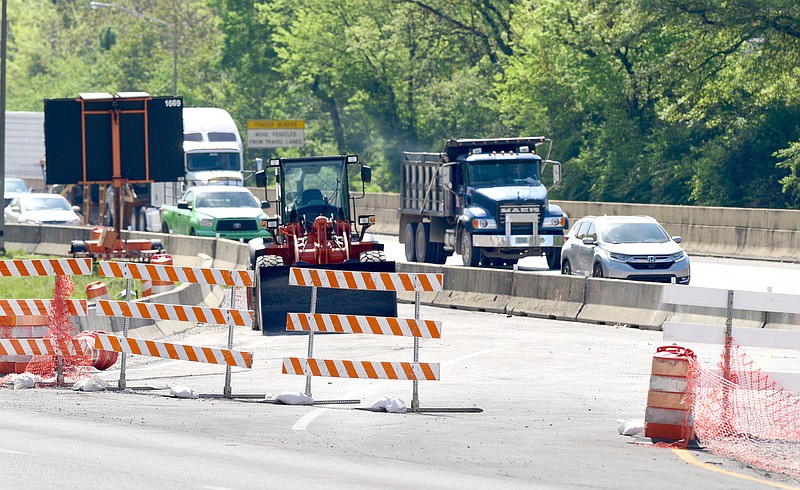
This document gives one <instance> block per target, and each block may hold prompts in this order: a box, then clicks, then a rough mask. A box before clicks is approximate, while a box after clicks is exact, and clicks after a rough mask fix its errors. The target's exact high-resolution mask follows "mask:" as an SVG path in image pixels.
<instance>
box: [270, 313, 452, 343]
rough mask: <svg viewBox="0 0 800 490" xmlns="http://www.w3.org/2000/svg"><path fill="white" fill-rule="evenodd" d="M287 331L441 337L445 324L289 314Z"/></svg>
mask: <svg viewBox="0 0 800 490" xmlns="http://www.w3.org/2000/svg"><path fill="white" fill-rule="evenodd" d="M286 330H287V331H293V332H296V331H313V332H339V333H371V334H375V335H394V336H399V337H422V338H429V339H439V338H441V337H442V322H440V321H436V320H415V319H413V318H393V317H380V316H359V315H338V314H330V313H287V314H286Z"/></svg>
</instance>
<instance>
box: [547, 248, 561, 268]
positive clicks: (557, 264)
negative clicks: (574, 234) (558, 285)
mask: <svg viewBox="0 0 800 490" xmlns="http://www.w3.org/2000/svg"><path fill="white" fill-rule="evenodd" d="M544 256H545V257H547V268H548V269H550V270H551V271H554V270H558V269H560V268H561V248H559V247H552V248H546V249H544Z"/></svg>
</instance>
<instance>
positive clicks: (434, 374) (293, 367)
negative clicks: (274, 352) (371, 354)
mask: <svg viewBox="0 0 800 490" xmlns="http://www.w3.org/2000/svg"><path fill="white" fill-rule="evenodd" d="M282 372H283V374H297V375H303V376H324V377H328V378H358V379H395V380H407V381H438V380H439V364H438V363H426V362H421V363H411V362H372V361H344V360H333V359H313V358H312V359H309V358H298V357H284V358H283V369H282Z"/></svg>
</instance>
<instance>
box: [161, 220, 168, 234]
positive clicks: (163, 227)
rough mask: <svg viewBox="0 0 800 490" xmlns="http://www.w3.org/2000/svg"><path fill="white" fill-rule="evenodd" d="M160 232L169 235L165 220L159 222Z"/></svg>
mask: <svg viewBox="0 0 800 490" xmlns="http://www.w3.org/2000/svg"><path fill="white" fill-rule="evenodd" d="M161 233H164V234H167V235H169V225H168V224H167V222H166V221H165V222H163V223H161Z"/></svg>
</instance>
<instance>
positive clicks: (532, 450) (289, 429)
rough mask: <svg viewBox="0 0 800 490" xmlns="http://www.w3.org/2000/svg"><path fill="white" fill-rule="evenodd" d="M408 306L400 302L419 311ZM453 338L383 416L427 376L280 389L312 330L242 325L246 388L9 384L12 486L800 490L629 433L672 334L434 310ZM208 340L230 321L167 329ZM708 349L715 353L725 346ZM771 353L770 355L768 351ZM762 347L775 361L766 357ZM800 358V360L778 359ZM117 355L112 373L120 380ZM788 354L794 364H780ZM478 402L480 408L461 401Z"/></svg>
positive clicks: (340, 353)
mask: <svg viewBox="0 0 800 490" xmlns="http://www.w3.org/2000/svg"><path fill="white" fill-rule="evenodd" d="M413 312H414V309H413V305H400V316H406V317H410V316H413V314H414V313H413ZM421 318H424V319H432V320H440V321H442V322H443V337H442V339H439V340H430V339H423V340H421V341H420V361H423V362H439V363H441V365H442V368H441V378H442V379H441V381H430V382H420V383H419V400H420V405H421V407H422V408H423V410H424V409H427V408H433V409H437V410H440V411H434V412H429V411H423V412H422V413H406V414H389V413H376V412H371V411H367V410H362V409H358V408H367V407H370V406H371V404H372V403H373V402H374V401H375V400H377V399H378V398H380V397H382V396H393V397H398V398H401V399H403V400H404V401H405V402H406V404H408V405H410V401H411V394H412V383H411V382H408V381H369V380H349V379H337V378H313V380H312V394H313V396H314V399H315V400H316V401H317V402H322V401H334V402H340V401H344V400H356V401H358V403H357V404H346V403H336V404H319V405H314V406H286V405H276V404H272V403H266V402H264V401H262V400H263V397H264V396H265V395H268V394H271V395H274V394H278V393H281V392H284V391H303V390H304V388H305V378H304V377H301V376H294V375H284V374H281V359H282V358H283V357H284V356H299V357H304V356H305V355H306V354H307V345H308V339H307V337H306V336H304V335H276V336H262V335H260V334H259V333H258V332H254V331H251V330H249V329H237V330H236V335H235V342H234V344H235V348H237V349H240V350H248V351H252V352H253V353H254V367H253V369H251V370H246V369H239V368H235V369H233V374H232V380H233V381H232V386H233V394H234V396H238V397H243V396H244V395H253V397H252V398H251V397H247V398H240V399H235V400H227V399H220V398H214V397H203V398H199V399H193V400H190V399H178V398H174V397H170V396H169V391H168V388H169V387H171V386H176V385H181V386H186V387H189V388H191V389H192V390H194V392H195V393H197V394H201V395H217V396H218V395H220V394H221V393H222V392H223V386H224V377H225V376H224V372H225V369H224V368H223V367H220V366H214V365H207V364H197V363H190V362H180V361H168V360H161V359H156V358H149V357H142V356H131V357H129V359H128V369H127V374H126V381H127V385H128V386H129V387H136V388H148V389H137V390H136V391H135V392H134V393H122V392H117V391H113V390H109V391H105V392H97V393H83V392H74V391H71V390H68V389H42V388H40V389H32V390H11V389H0V434H2V437H0V461H2V463H0V482H1V483H0V487H3V488H13V489H16V490H25V489H41V488H119V489H126V488H131V489H141V488H167V487H169V488H174V489H180V488H200V489H203V488H205V489H240V488H267V487H289V488H369V489H374V488H380V487H388V488H443V489H445V488H446V489H455V488H458V489H471V488H475V489H486V488H512V489H513V488H558V489H562V488H563V489H586V488H592V489H642V488H692V489H711V490H717V489H718V490H728V489H734V488H735V489H751V488H752V489H756V488H759V489H760V488H776V485H778V486H777V488H791V486H792V485H800V482H799V481H797V480H792V479H790V478H787V477H784V476H781V475H777V474H773V473H766V472H762V471H760V470H754V469H751V468H746V467H744V466H743V465H742V464H740V463H738V462H735V461H731V460H727V459H724V458H719V457H716V456H714V455H712V454H708V453H706V452H704V451H674V450H672V449H665V448H659V447H653V446H652V445H650V444H649V441H648V440H646V439H643V438H642V439H636V438H632V437H625V436H620V435H619V434H618V433H617V425H618V423H619V422H618V421H619V420H629V419H642V418H644V411H645V406H646V399H647V391H648V383H649V376H650V365H651V359H652V355H653V354H654V352H655V350H656V347H657V346H659V345H661V340H660V336H661V333H660V332H655V331H643V330H638V329H631V328H626V327H621V326H601V325H588V324H582V323H572V322H560V321H549V320H538V319H532V318H525V317H506V316H504V315H494V314H487V313H473V312H465V311H457V310H450V309H438V308H429V307H424V306H423V307H422V308H421ZM167 340H169V341H173V342H184V343H189V344H195V345H204V346H210V347H222V346H224V345H225V344H226V342H227V328H225V327H195V328H192V329H191V330H189V331H187V332H185V333H184V334H181V335H178V336H174V337H172V338H170V339H167ZM412 346H413V342H412V340H411V339H409V338H401V337H385V336H355V335H315V336H314V356H315V357H326V358H333V359H352V360H371V361H411V360H412V359H413V357H412V356H413V349H412ZM702 349H703V348H702V347H700V348H699V349H698V355H699V357H700V359H702V360H703V362H704V363H707V364H709V365H712V364H714V363H716V361H717V358H718V355H719V348H717V347H709V348H708V349H706V350H702ZM756 357H757V358H758V356H757V355H756ZM768 357H769V356H768V355H765V356H764V359H766V358H768ZM772 360H773V361H775V362H778V361H780V362H785V363H788V364H790V365H793V366H795V367H796V366H797V361H798V359H797V356H794V357H778V358H776V357H774V356H773V358H772ZM118 367H119V363H117V365H116V366H115V367H114V368H112V369H111V370H110V371H106V372H103V373H102V375H101V376H102V377H103V378H104V379H106V380H108V381H109V382H110V384H111V386H112V387H113V386H116V385H117V381H118V379H119V375H120V373H119V370H118ZM779 367H780V366H779ZM465 408H466V409H476V408H477V409H481V410H482V411H481V412H480V413H465V412H460V411H459V409H465Z"/></svg>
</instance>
